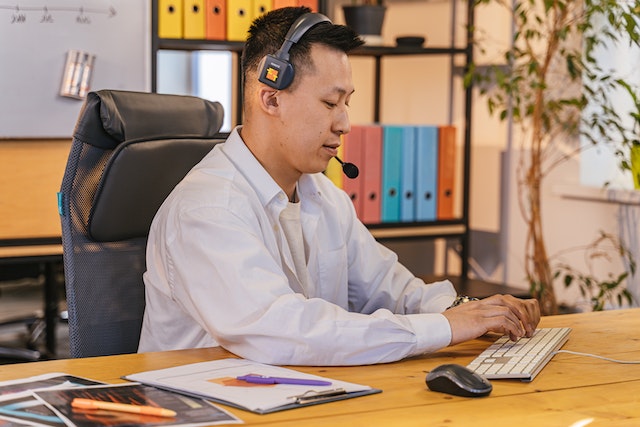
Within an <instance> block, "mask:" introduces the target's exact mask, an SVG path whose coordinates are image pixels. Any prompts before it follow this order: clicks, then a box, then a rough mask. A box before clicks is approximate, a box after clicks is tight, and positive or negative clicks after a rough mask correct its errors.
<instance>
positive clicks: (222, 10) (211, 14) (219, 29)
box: [204, 0, 227, 40]
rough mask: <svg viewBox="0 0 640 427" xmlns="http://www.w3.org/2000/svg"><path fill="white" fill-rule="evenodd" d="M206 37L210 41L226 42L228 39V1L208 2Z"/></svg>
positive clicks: (205, 25) (205, 18)
mask: <svg viewBox="0 0 640 427" xmlns="http://www.w3.org/2000/svg"><path fill="white" fill-rule="evenodd" d="M204 36H205V38H206V39H208V40H225V39H226V38H227V2H226V0H206V2H205V12H204Z"/></svg>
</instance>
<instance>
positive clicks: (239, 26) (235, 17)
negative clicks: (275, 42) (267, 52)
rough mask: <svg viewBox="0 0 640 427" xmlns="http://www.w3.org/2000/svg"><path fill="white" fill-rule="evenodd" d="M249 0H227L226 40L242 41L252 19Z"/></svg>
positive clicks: (251, 8)
mask: <svg viewBox="0 0 640 427" xmlns="http://www.w3.org/2000/svg"><path fill="white" fill-rule="evenodd" d="M252 13H253V6H252V1H251V0H229V1H228V3H227V40H230V41H238V42H243V41H246V40H247V32H248V31H249V26H250V25H251V21H253V16H252Z"/></svg>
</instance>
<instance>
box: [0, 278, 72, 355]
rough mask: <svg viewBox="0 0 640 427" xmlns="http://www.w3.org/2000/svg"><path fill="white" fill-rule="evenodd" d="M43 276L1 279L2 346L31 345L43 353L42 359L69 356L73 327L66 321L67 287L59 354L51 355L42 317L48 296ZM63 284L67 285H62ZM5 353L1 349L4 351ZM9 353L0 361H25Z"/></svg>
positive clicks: (0, 343) (61, 309)
mask: <svg viewBox="0 0 640 427" xmlns="http://www.w3.org/2000/svg"><path fill="white" fill-rule="evenodd" d="M43 280H44V278H43V277H37V278H25V279H17V280H12V281H0V349H1V348H10V349H12V348H15V349H25V348H30V349H31V350H36V351H39V352H40V353H41V359H45V360H46V359H65V358H69V357H70V354H69V328H68V325H67V323H66V322H65V320H64V313H65V309H66V306H65V302H64V288H62V289H61V290H60V291H59V295H61V298H62V300H61V301H60V312H61V313H62V314H61V316H60V319H59V322H58V325H57V328H56V353H55V354H49V352H48V351H47V350H46V347H45V336H44V322H43V321H42V320H40V319H41V318H42V313H43V307H44V297H43ZM61 286H63V285H61ZM0 353H1V352H0ZM22 361H24V360H19V359H14V358H12V357H9V356H6V355H5V356H4V357H3V356H0V364H6V363H16V362H22Z"/></svg>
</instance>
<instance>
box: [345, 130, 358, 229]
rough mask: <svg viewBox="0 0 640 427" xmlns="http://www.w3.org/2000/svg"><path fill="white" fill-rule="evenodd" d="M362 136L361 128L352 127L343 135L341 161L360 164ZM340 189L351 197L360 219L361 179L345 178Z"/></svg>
mask: <svg viewBox="0 0 640 427" xmlns="http://www.w3.org/2000/svg"><path fill="white" fill-rule="evenodd" d="M362 134H363V128H362V127H361V126H357V125H352V126H351V132H349V133H348V134H346V135H344V137H343V138H344V139H343V147H344V148H343V150H344V158H343V159H342V160H344V161H345V162H350V163H353V164H354V165H356V166H360V165H361V164H362ZM342 188H343V189H344V191H346V192H347V194H348V195H349V197H351V201H352V202H353V206H354V207H355V209H356V214H357V215H358V218H360V219H362V177H361V176H358V177H356V178H354V179H351V178H346V177H345V178H344V179H343V181H342Z"/></svg>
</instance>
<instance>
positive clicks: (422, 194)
mask: <svg viewBox="0 0 640 427" xmlns="http://www.w3.org/2000/svg"><path fill="white" fill-rule="evenodd" d="M416 159H417V164H416V219H415V220H416V221H435V220H436V206H437V204H436V198H437V194H438V191H437V190H438V179H437V177H438V127H437V126H418V127H417V128H416Z"/></svg>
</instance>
